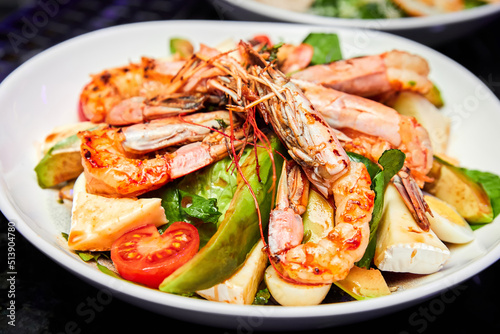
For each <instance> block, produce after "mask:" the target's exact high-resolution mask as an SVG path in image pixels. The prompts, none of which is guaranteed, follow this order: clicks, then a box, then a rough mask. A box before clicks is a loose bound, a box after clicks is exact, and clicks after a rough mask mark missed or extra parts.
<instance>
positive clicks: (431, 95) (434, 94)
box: [424, 84, 444, 108]
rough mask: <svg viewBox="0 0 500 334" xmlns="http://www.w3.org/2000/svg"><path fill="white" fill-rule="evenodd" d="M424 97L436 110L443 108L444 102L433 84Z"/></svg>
mask: <svg viewBox="0 0 500 334" xmlns="http://www.w3.org/2000/svg"><path fill="white" fill-rule="evenodd" d="M424 97H425V98H426V99H427V100H429V101H430V102H431V103H432V104H433V105H434V106H435V107H436V108H441V107H442V106H444V100H443V97H442V96H441V91H440V90H439V88H438V87H437V86H436V85H435V84H433V85H432V88H431V90H429V92H427V94H425V95H424Z"/></svg>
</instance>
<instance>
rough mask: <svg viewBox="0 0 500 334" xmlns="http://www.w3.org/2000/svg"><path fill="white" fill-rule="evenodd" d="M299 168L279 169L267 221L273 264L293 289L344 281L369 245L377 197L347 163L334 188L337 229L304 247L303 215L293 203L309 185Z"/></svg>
mask: <svg viewBox="0 0 500 334" xmlns="http://www.w3.org/2000/svg"><path fill="white" fill-rule="evenodd" d="M297 168H299V167H298V166H297V165H293V164H292V165H290V164H284V165H283V172H282V174H281V179H280V182H279V185H278V194H277V205H276V208H275V209H274V210H273V211H272V212H271V216H270V219H269V253H270V257H269V258H270V260H271V263H272V264H273V266H274V268H275V269H276V270H277V271H278V272H279V273H280V275H281V276H282V277H283V278H285V279H287V280H289V281H292V282H294V283H302V284H327V283H333V282H335V281H338V280H342V279H344V278H345V277H346V276H347V274H348V273H349V271H350V270H351V268H352V267H353V266H354V263H355V262H357V261H359V260H360V259H361V258H362V256H363V254H364V252H365V250H366V247H367V245H368V241H369V236H370V227H369V222H370V220H371V216H372V211H373V204H374V197H375V195H374V193H373V191H372V190H371V189H370V185H371V180H370V176H369V175H368V172H367V170H366V167H365V166H364V165H363V164H362V163H357V162H351V163H350V165H349V167H348V171H347V172H346V173H345V174H344V175H343V176H341V177H340V178H339V179H337V180H336V181H335V182H334V184H333V188H332V192H333V197H334V201H335V206H336V213H335V226H329V227H328V228H329V229H328V230H327V231H326V232H325V233H324V237H323V238H322V239H320V240H319V241H317V242H311V241H309V242H306V243H302V238H303V233H304V231H303V225H302V218H301V216H300V214H301V213H302V212H301V211H300V210H297V209H296V208H297V207H298V208H301V207H303V203H302V202H301V201H300V200H299V201H297V200H295V199H296V198H297V196H294V194H296V193H300V194H303V193H304V192H305V193H306V196H307V190H305V191H304V189H302V187H303V184H304V183H307V179H305V178H304V177H302V174H301V173H300V172H297V171H296V169H297ZM306 189H307V187H306ZM303 197H304V196H299V197H298V198H299V199H302V198H303ZM301 203H302V204H301Z"/></svg>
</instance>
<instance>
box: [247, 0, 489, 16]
mask: <svg viewBox="0 0 500 334" xmlns="http://www.w3.org/2000/svg"><path fill="white" fill-rule="evenodd" d="M256 1H258V2H261V3H264V4H267V5H270V6H276V7H279V8H283V9H288V10H292V11H297V12H304V13H310V14H315V15H321V16H328V17H340V18H348V19H354V18H356V19H390V18H401V17H411V16H430V15H438V14H446V13H452V12H457V11H461V10H466V9H469V8H474V7H479V6H483V5H485V4H488V3H495V2H497V1H495V0H452V1H421V0H416V1H415V0H413V1H412V0H295V1H283V0H256Z"/></svg>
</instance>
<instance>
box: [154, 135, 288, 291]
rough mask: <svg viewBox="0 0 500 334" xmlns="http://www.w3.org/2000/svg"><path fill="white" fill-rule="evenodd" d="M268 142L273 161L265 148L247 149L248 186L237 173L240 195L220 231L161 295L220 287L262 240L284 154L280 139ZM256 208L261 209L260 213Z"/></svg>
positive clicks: (165, 285) (245, 171) (166, 282)
mask: <svg viewBox="0 0 500 334" xmlns="http://www.w3.org/2000/svg"><path fill="white" fill-rule="evenodd" d="M268 138H269V139H270V142H271V147H272V149H273V154H272V156H273V157H272V159H271V156H270V154H269V152H268V151H267V150H266V149H265V148H264V147H262V145H257V152H256V153H254V151H253V148H247V150H248V151H249V152H251V153H252V154H249V152H247V157H246V159H245V160H244V161H243V163H242V165H241V171H242V173H243V175H244V177H245V179H246V180H247V182H248V184H247V183H246V182H244V180H243V177H242V176H241V175H240V174H239V173H237V175H236V176H237V181H238V182H237V187H236V191H235V192H234V195H233V196H232V199H231V202H230V203H229V207H228V208H227V210H225V213H224V215H223V216H221V217H223V218H222V221H221V222H220V223H219V227H218V229H217V231H216V232H215V234H214V235H213V236H212V237H211V238H210V239H209V241H208V242H207V243H206V245H205V246H204V247H203V248H202V249H200V251H199V252H198V253H197V254H196V255H195V256H194V257H193V258H192V259H191V260H190V261H189V262H187V263H186V264H184V265H183V266H182V267H180V268H179V269H177V270H176V271H175V272H174V273H173V274H171V275H170V276H168V277H167V278H166V279H165V280H164V281H163V283H161V284H160V290H161V291H164V292H170V293H177V294H179V293H186V292H192V291H198V290H203V289H207V288H210V287H212V286H214V285H216V284H219V283H220V282H222V281H224V280H225V279H227V278H229V277H231V275H232V274H233V273H234V272H235V271H236V270H237V269H238V268H239V267H240V266H241V265H242V264H243V262H244V261H245V259H246V257H247V254H248V253H249V252H250V250H251V249H252V248H253V247H254V246H255V244H256V243H257V241H259V240H260V238H261V230H260V228H261V226H262V229H263V230H264V229H265V228H266V227H267V223H268V221H269V213H270V211H271V209H272V207H273V193H274V192H273V191H272V187H273V185H274V179H273V174H274V173H275V175H276V177H277V179H279V176H280V172H281V166H282V164H283V159H282V154H284V148H283V146H282V144H281V142H280V141H279V139H278V138H277V137H276V136H275V135H272V136H268ZM276 152H281V153H280V154H278V153H276ZM273 161H274V163H273ZM257 163H258V166H259V168H258V169H257ZM257 171H258V175H257ZM249 186H251V188H252V192H253V194H252V192H251V191H250V190H249ZM255 201H257V203H256V202H255ZM256 204H258V206H259V212H258V211H257V208H256ZM203 225H207V224H202V226H203ZM210 225H213V224H210ZM260 225H261V226H260Z"/></svg>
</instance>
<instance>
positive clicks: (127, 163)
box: [78, 126, 249, 197]
mask: <svg viewBox="0 0 500 334" xmlns="http://www.w3.org/2000/svg"><path fill="white" fill-rule="evenodd" d="M226 132H227V134H223V133H221V132H212V133H210V134H208V135H207V136H206V137H205V138H204V139H203V140H202V141H198V142H194V143H190V144H187V145H184V146H181V147H180V148H178V149H177V150H176V151H174V152H171V153H168V152H167V153H164V154H159V153H157V154H156V155H155V156H153V157H150V156H147V155H144V154H141V155H136V154H131V153H127V152H126V151H125V150H124V149H123V146H122V143H123V142H124V140H125V138H124V135H123V129H120V128H113V127H109V126H108V127H105V128H103V129H99V130H94V131H83V132H80V133H79V134H78V137H79V138H80V139H81V141H82V144H81V155H82V164H83V167H84V173H85V177H86V179H87V185H86V186H87V191H88V192H90V193H93V194H99V195H106V196H113V197H133V196H139V195H141V194H144V193H146V192H148V191H152V190H155V189H158V188H160V187H161V186H163V185H165V184H166V183H168V182H170V181H172V180H174V179H176V178H179V177H181V176H184V175H186V174H189V173H191V172H194V171H196V170H198V169H200V168H202V167H205V166H207V165H209V164H211V163H213V162H215V161H217V160H220V159H222V158H224V157H225V156H227V155H228V145H229V144H228V143H227V142H226V140H229V137H231V136H232V140H233V143H234V146H235V147H236V148H238V147H241V146H242V145H243V141H241V140H240V139H243V138H244V137H246V135H247V134H246V133H245V131H243V129H242V128H237V127H235V128H234V129H232V131H231V129H228V130H226ZM245 140H249V139H248V138H246V139H245Z"/></svg>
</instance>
